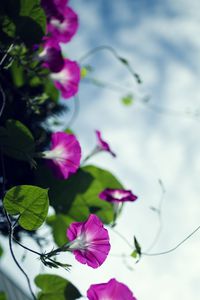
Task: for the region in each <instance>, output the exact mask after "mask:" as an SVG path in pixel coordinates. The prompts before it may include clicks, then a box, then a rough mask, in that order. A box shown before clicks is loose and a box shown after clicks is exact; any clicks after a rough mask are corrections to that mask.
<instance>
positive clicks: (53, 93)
mask: <svg viewBox="0 0 200 300" xmlns="http://www.w3.org/2000/svg"><path fill="white" fill-rule="evenodd" d="M44 88H45V93H46V94H47V95H48V96H49V98H51V99H52V100H53V101H55V102H58V97H59V92H58V89H56V88H55V86H54V84H53V81H51V80H50V79H49V80H46V82H45V86H44Z"/></svg>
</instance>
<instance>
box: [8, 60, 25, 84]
mask: <svg viewBox="0 0 200 300" xmlns="http://www.w3.org/2000/svg"><path fill="white" fill-rule="evenodd" d="M11 74H12V79H13V83H14V85H15V86H17V87H21V86H23V84H24V73H23V68H22V66H20V65H19V64H18V63H17V62H16V61H14V62H13V63H12V66H11Z"/></svg>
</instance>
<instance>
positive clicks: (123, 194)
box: [99, 189, 138, 203]
mask: <svg viewBox="0 0 200 300" xmlns="http://www.w3.org/2000/svg"><path fill="white" fill-rule="evenodd" d="M99 197H100V198H101V199H103V200H106V201H108V202H113V203H119V202H126V201H135V200H136V199H137V198H138V197H137V196H136V195H134V194H133V193H132V192H131V191H129V190H123V189H105V190H104V191H102V192H101V193H100V194H99Z"/></svg>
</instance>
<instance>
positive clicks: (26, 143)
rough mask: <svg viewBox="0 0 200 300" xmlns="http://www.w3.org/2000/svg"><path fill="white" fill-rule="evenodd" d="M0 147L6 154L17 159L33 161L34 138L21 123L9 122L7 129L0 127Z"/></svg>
mask: <svg viewBox="0 0 200 300" xmlns="http://www.w3.org/2000/svg"><path fill="white" fill-rule="evenodd" d="M0 146H1V148H2V151H3V153H4V154H6V155H8V156H11V157H13V158H15V159H19V160H24V161H31V160H32V156H33V154H34V148H35V143H34V138H33V136H32V134H31V132H30V131H29V129H28V128H27V127H26V126H25V125H23V124H22V123H21V122H20V121H16V120H8V121H7V122H6V128H4V127H0Z"/></svg>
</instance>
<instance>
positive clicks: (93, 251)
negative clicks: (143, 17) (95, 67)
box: [0, 0, 200, 300]
mask: <svg viewBox="0 0 200 300" xmlns="http://www.w3.org/2000/svg"><path fill="white" fill-rule="evenodd" d="M1 5H2V7H1V11H0V23H1V27H0V28H1V29H0V36H1V38H0V48H1V57H0V69H1V74H0V81H1V82H0V95H1V108H0V152H1V154H0V155H1V165H0V172H1V173H0V178H1V195H0V232H1V234H2V235H4V236H5V237H7V240H8V244H9V250H10V254H11V256H12V258H13V260H14V262H15V264H16V265H17V267H18V269H19V270H20V271H21V272H22V273H23V275H24V276H25V278H26V281H27V285H28V288H29V291H30V294H31V296H32V298H33V299H34V300H36V299H38V300H41V299H42V300H46V299H52V300H54V299H56V300H63V299H65V300H74V299H77V298H80V297H81V296H82V295H81V293H80V291H79V290H78V288H76V287H75V286H74V285H73V284H72V283H71V282H70V281H69V280H66V279H65V278H62V277H60V276H58V275H53V274H39V275H37V276H36V278H35V286H37V287H38V288H39V289H40V291H39V293H38V294H37V295H36V294H35V292H34V290H35V288H33V283H32V282H31V280H30V278H29V275H28V273H27V272H26V271H25V269H24V266H23V262H24V260H25V259H26V254H25V255H23V258H22V259H21V261H20V260H19V259H18V257H17V255H16V254H15V245H19V246H20V247H21V248H23V249H24V250H25V251H27V252H30V253H32V254H34V255H35V256H37V257H38V258H39V261H40V263H41V266H44V267H45V268H46V267H48V268H53V269H54V268H55V269H58V268H64V269H65V270H67V271H69V270H70V269H71V268H72V267H73V266H72V265H71V264H69V263H67V262H60V261H59V255H60V254H61V253H71V254H72V255H74V257H75V259H76V261H77V262H78V263H81V264H84V265H86V267H91V268H93V269H96V268H99V267H101V265H102V264H103V263H104V262H105V261H106V259H107V257H108V256H109V255H112V253H111V254H110V252H111V251H110V249H111V247H112V245H111V242H110V236H109V232H110V231H111V230H112V231H113V232H115V233H116V234H117V235H118V236H120V238H121V239H123V240H124V242H125V243H127V244H128V245H129V248H130V249H131V251H132V253H131V254H129V255H127V257H130V258H131V257H132V258H134V259H135V261H136V262H138V261H139V259H141V258H142V256H143V255H146V256H147V255H148V256H157V255H162V254H167V253H169V252H172V251H174V250H176V249H177V248H178V247H180V246H181V245H182V244H183V243H184V242H185V241H186V240H188V239H189V238H190V237H191V236H192V235H193V234H195V233H196V232H197V231H198V230H199V228H200V226H198V227H197V228H196V229H195V230H194V231H193V232H192V233H191V234H190V235H188V236H187V237H186V238H185V239H184V240H182V241H181V242H180V243H178V244H177V245H176V246H175V247H173V248H172V249H169V250H168V251H163V252H160V253H151V252H149V251H150V250H151V249H152V248H153V246H154V245H155V243H156V241H157V239H158V237H159V235H160V232H161V210H162V203H163V198H164V194H165V189H164V186H163V184H162V182H161V181H160V186H161V188H162V195H161V200H160V203H159V207H158V209H155V208H154V209H153V210H154V211H156V212H157V213H158V217H159V221H160V227H159V230H158V232H157V234H156V237H155V239H154V241H153V242H152V244H151V246H150V247H149V249H148V251H143V250H142V247H141V245H140V244H139V242H138V240H137V239H136V237H134V239H133V244H131V243H130V242H129V241H128V240H127V239H126V238H125V237H124V236H123V234H121V233H119V232H118V231H117V229H116V226H117V221H118V218H119V216H120V214H121V213H122V211H123V207H124V205H125V203H126V202H130V203H131V204H133V203H134V202H135V201H137V199H138V198H140V196H139V195H137V196H136V195H135V192H134V191H131V190H130V189H128V188H125V187H124V185H123V184H122V183H121V182H120V181H119V179H118V178H117V177H116V176H114V175H113V174H112V173H111V172H110V171H108V170H105V169H102V168H100V167H99V166H96V165H89V164H88V162H89V160H90V158H91V157H94V156H95V155H96V154H100V153H103V152H104V153H105V154H108V155H110V156H112V158H115V157H116V156H117V153H116V152H115V150H114V149H113V148H112V145H110V143H109V142H108V141H107V140H106V139H105V140H104V133H102V132H101V131H100V130H98V129H96V128H95V129H94V135H96V143H95V145H94V147H93V148H92V149H93V150H92V151H91V152H90V153H89V154H88V155H86V156H84V155H83V153H84V151H83V150H84V149H83V147H82V145H81V143H80V140H79V138H78V136H76V134H75V133H74V132H73V130H72V129H71V126H72V124H73V123H74V121H75V120H76V118H77V116H78V113H79V102H80V99H79V96H78V92H79V89H80V82H81V81H82V80H83V81H84V80H85V81H87V80H88V81H90V82H93V83H96V84H98V81H97V80H96V82H95V79H93V78H91V77H90V76H88V75H87V68H86V66H85V65H83V62H84V61H85V60H87V59H88V58H89V57H90V56H92V55H94V54H95V53H97V52H99V51H104V50H105V51H108V52H109V53H111V55H112V56H113V57H114V58H115V59H116V60H117V61H118V62H120V64H122V66H124V67H125V69H126V70H127V71H128V73H129V74H130V75H131V77H132V78H133V79H134V82H136V83H137V84H138V85H141V84H142V80H141V78H140V76H139V75H138V73H137V72H135V70H134V69H133V68H132V67H131V65H130V63H129V62H128V60H127V59H126V58H124V57H121V56H120V55H119V54H118V53H117V51H116V50H115V49H113V48H112V47H110V46H99V47H96V48H94V49H93V50H91V51H89V52H88V53H86V54H85V55H83V56H82V57H81V58H80V59H79V60H78V61H75V60H74V58H73V57H64V56H63V53H62V47H63V44H68V43H70V41H71V40H72V39H73V37H74V35H75V34H76V32H77V30H78V26H79V18H78V15H77V13H76V12H75V11H74V10H73V9H72V8H71V6H70V5H69V3H68V1H67V0H41V1H39V0H32V1H28V0H17V1H15V4H14V2H13V1H12V0H3V1H2V4H1ZM11 12H12V13H11ZM99 85H100V86H103V87H109V88H111V89H115V90H117V91H119V90H120V89H121V87H117V86H116V85H115V84H112V83H107V82H100V81H99ZM122 90H123V91H128V90H127V88H126V87H125V88H122ZM60 97H61V98H62V99H63V101H66V102H65V105H63V104H62V103H61V102H60ZM130 98H131V96H130V97H126V99H125V100H124V101H125V102H126V103H130V102H131V99H130ZM72 99H74V111H73V113H72V116H71V118H70V119H69V121H68V122H67V124H66V128H64V129H63V130H58V131H53V129H52V127H51V126H49V124H50V123H49V122H50V120H52V119H56V118H57V119H59V117H60V116H61V115H62V114H67V112H68V111H67V103H68V101H72ZM61 125H63V124H61ZM105 136H106V134H105ZM133 205H134V204H133ZM50 209H52V211H53V213H52V214H50V213H49V211H50ZM41 226H46V227H48V229H49V231H50V232H51V233H50V237H51V238H52V239H53V241H54V245H53V246H52V247H51V251H49V250H48V251H47V247H49V246H50V245H49V244H50V242H49V240H48V237H46V235H45V234H44V236H43V237H41V236H40V235H39V234H38V230H39V228H40V227H41ZM24 235H26V236H28V237H29V238H31V239H32V240H33V241H35V243H36V245H38V246H39V249H40V250H39V251H37V250H35V249H33V248H31V247H30V246H27V245H26V243H25V242H24V241H23V237H24ZM36 249H37V248H36ZM48 249H49V248H48ZM1 255H2V250H1V247H0V256H1ZM45 270H46V269H45ZM69 274H70V273H68V275H69ZM69 276H70V275H69ZM69 276H68V277H69ZM121 295H123V297H124V298H123V299H126V300H136V297H135V296H134V294H133V292H132V291H131V290H130V289H129V287H128V286H126V285H125V284H124V283H122V282H119V281H118V280H116V279H115V278H111V279H110V280H108V281H107V282H104V283H97V284H91V286H90V287H89V288H88V290H87V298H88V299H89V300H102V299H111V300H121V299H122V298H121Z"/></svg>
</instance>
